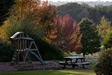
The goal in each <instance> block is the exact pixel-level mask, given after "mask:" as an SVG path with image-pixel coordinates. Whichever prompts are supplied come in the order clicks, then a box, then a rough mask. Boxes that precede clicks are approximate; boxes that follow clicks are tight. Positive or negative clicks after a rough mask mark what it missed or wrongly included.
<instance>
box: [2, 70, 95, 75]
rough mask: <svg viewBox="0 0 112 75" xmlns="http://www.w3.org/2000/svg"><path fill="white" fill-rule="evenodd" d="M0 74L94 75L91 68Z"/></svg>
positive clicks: (3, 74)
mask: <svg viewBox="0 0 112 75" xmlns="http://www.w3.org/2000/svg"><path fill="white" fill-rule="evenodd" d="M0 75H95V72H94V71H93V70H92V69H74V70H36V71H21V72H0Z"/></svg>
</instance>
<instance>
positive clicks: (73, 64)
mask: <svg viewBox="0 0 112 75" xmlns="http://www.w3.org/2000/svg"><path fill="white" fill-rule="evenodd" d="M58 63H59V64H60V65H63V69H64V68H65V66H66V65H70V66H72V67H73V68H74V67H75V66H78V65H77V64H75V63H71V62H67V63H65V61H61V62H58Z"/></svg>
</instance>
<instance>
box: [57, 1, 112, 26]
mask: <svg viewBox="0 0 112 75" xmlns="http://www.w3.org/2000/svg"><path fill="white" fill-rule="evenodd" d="M57 10H58V14H59V15H65V14H70V16H72V17H73V19H75V20H76V21H77V22H79V21H81V19H82V18H85V17H87V18H89V19H91V20H92V21H93V22H94V23H97V24H98V23H99V22H100V20H101V17H102V16H105V18H107V19H108V20H109V21H111V20H112V14H111V13H112V5H109V6H103V5H96V6H95V7H91V6H89V5H88V4H85V3H83V4H78V3H68V4H65V5H61V6H58V7H57Z"/></svg>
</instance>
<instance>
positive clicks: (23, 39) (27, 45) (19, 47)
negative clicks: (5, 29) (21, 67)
mask: <svg viewBox="0 0 112 75" xmlns="http://www.w3.org/2000/svg"><path fill="white" fill-rule="evenodd" d="M10 39H11V42H12V44H13V45H14V47H15V49H16V50H15V52H14V55H13V57H12V61H11V64H18V63H19V62H20V56H21V57H22V61H23V63H27V62H29V53H30V54H33V55H34V56H35V57H36V58H37V59H38V60H39V61H40V62H41V63H42V64H45V62H44V61H43V59H42V57H41V55H40V53H39V50H38V48H37V46H36V44H35V41H34V40H33V39H32V38H30V37H29V36H28V35H26V34H24V33H23V32H16V33H15V34H14V35H13V36H11V37H10Z"/></svg>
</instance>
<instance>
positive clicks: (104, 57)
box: [95, 49, 112, 75]
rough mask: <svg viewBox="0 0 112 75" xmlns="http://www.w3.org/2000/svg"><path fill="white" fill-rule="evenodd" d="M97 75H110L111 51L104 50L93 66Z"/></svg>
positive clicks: (111, 68) (111, 69)
mask: <svg viewBox="0 0 112 75" xmlns="http://www.w3.org/2000/svg"><path fill="white" fill-rule="evenodd" d="M95 72H96V74H97V75H112V49H107V50H104V51H103V52H102V53H101V54H100V57H99V60H98V63H97V64H96V65H95Z"/></svg>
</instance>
